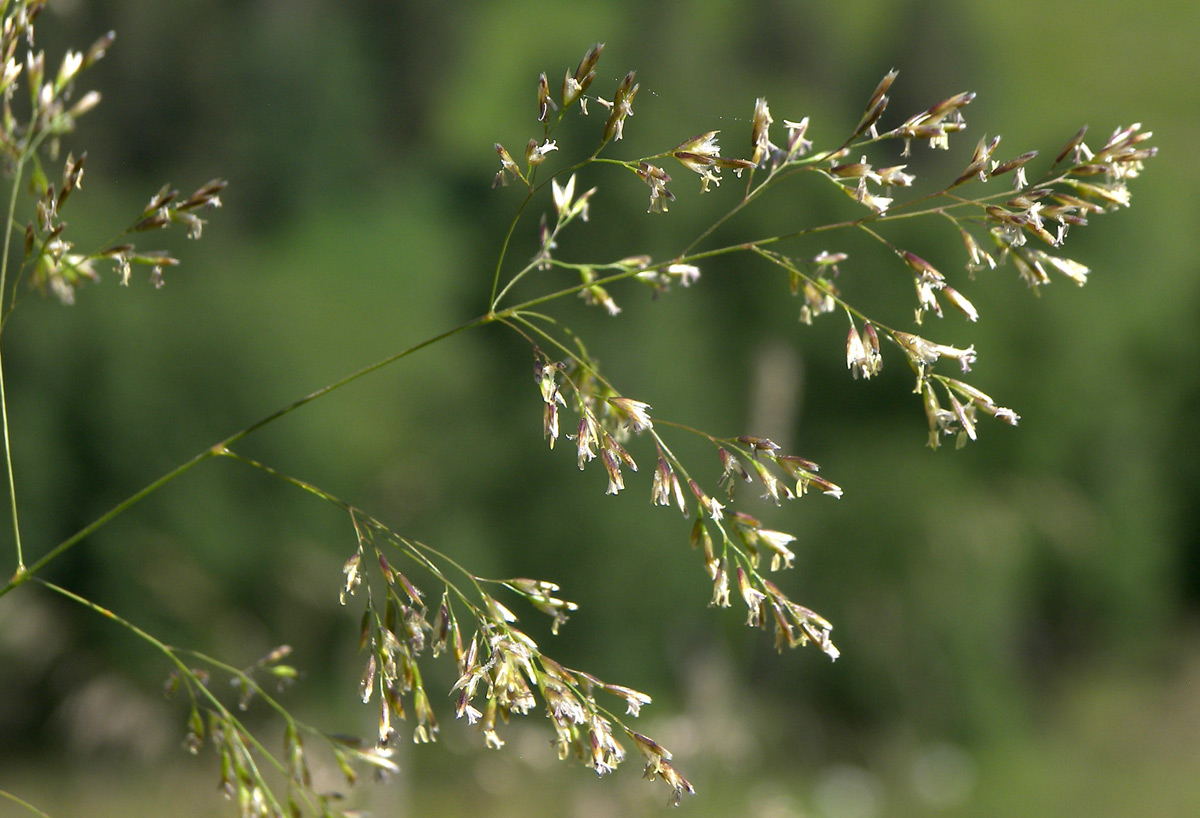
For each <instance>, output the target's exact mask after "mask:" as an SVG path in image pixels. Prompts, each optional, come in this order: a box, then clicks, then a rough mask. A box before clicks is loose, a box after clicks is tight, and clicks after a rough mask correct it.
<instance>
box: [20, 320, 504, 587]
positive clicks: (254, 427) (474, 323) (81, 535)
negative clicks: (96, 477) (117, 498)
mask: <svg viewBox="0 0 1200 818" xmlns="http://www.w3.org/2000/svg"><path fill="white" fill-rule="evenodd" d="M495 320H496V316H494V315H482V316H479V317H478V318H473V319H471V320H470V321H467V322H466V323H464V324H459V325H458V326H457V327H455V328H453V329H450V330H447V331H446V332H443V333H441V334H439V335H435V336H433V337H431V338H427V339H425V340H424V341H421V342H420V343H418V344H414V345H413V346H410V347H408V348H406V349H403V350H401V351H400V352H397V353H395V354H394V355H389V356H388V357H386V358H384V359H382V360H379V361H376V362H375V363H373V364H370V365H369V366H365V367H363V368H362V369H360V370H358V371H357V372H353V373H351V374H350V375H347V376H346V377H344V378H342V379H341V380H339V381H335V382H333V383H331V384H328V385H327V386H323V387H321V388H320V389H318V390H317V391H315V392H312V393H311V394H308V395H305V396H304V397H302V398H299V399H298V400H295V401H292V402H291V403H289V404H288V405H287V406H284V407H283V408H281V409H277V410H276V411H274V412H272V413H271V414H269V415H267V416H265V417H263V418H262V419H260V420H258V421H255V422H254V423H252V424H250V425H249V426H247V427H245V428H244V429H242V430H241V431H238V432H235V433H234V434H232V435H230V436H229V437H227V438H225V439H224V440H222V441H220V442H219V443H216V444H214V445H212V446H210V447H209V448H207V449H205V450H204V451H202V452H199V453H198V454H196V455H195V456H194V457H192V458H191V459H190V460H188V461H187V462H186V463H183V464H181V465H179V466H176V467H175V468H174V469H172V470H171V471H169V472H167V473H166V474H164V475H163V476H161V477H159V478H158V479H157V480H155V481H154V482H152V483H150V484H149V485H147V486H146V487H145V488H143V489H142V490H141V491H138V492H137V493H136V494H133V495H130V496H129V497H128V498H126V499H125V500H122V501H121V502H120V503H118V504H117V505H116V506H114V507H113V508H112V509H111V510H109V511H108V512H107V513H105V514H104V515H102V516H100V517H97V518H96V519H95V520H93V521H92V522H90V523H88V524H87V525H86V526H84V527H83V528H81V529H80V530H79V531H77V532H76V533H75V534H72V535H71V536H70V537H68V538H67V539H65V540H63V541H62V542H61V543H59V544H58V545H57V546H55V547H54V548H53V549H52V550H51V551H50V552H49V553H47V554H46V555H45V556H43V557H42V558H41V559H39V560H38V561H37V562H35V563H33V564H32V565H30V566H29V567H28V569H24V568H22V570H19V571H18V573H17V575H16V576H14V577H13V578H12V579H10V580H9V581H8V583H7V584H6V585H4V586H3V587H0V597H3V596H4V595H5V594H7V593H8V592H9V591H11V590H12V589H13V588H15V587H17V586H18V585H20V584H21V583H22V582H24V581H25V580H27V579H28V578H29V577H30V576H32V575H33V574H35V573H37V572H38V571H40V570H41V569H42V568H44V567H45V566H46V565H47V564H49V563H50V562H52V561H53V560H55V559H57V558H58V557H59V556H61V555H62V554H63V553H64V552H66V551H68V550H70V549H71V548H73V547H75V546H76V545H78V544H79V543H80V542H82V541H83V540H84V539H86V538H87V537H88V536H90V535H91V534H92V533H94V532H95V531H96V530H97V529H99V528H101V527H102V526H104V525H106V524H107V523H108V522H110V521H111V520H112V519H113V518H115V517H117V516H118V515H120V514H121V513H122V512H124V511H126V510H128V509H129V508H131V507H133V506H134V505H136V504H137V503H138V502H139V501H141V500H143V499H144V498H146V497H147V496H149V495H150V494H153V493H154V492H155V491H158V489H160V488H162V487H163V486H165V485H166V484H167V483H170V482H171V481H172V480H174V479H175V478H177V477H179V476H181V475H183V474H185V473H187V472H188V471H191V469H192V468H194V467H195V466H197V465H199V464H200V463H202V462H204V461H205V460H208V459H209V458H210V457H214V456H216V455H221V454H224V453H225V449H226V447H228V446H232V445H233V444H234V443H236V442H237V441H239V440H241V439H242V438H244V437H246V436H247V435H250V434H252V433H254V432H256V431H258V430H259V429H261V428H262V427H264V426H266V425H268V424H270V423H273V422H275V421H276V420H278V419H279V418H281V417H283V416H284V415H287V414H290V413H291V412H294V411H295V410H297V409H299V408H300V407H302V406H305V405H306V404H309V403H311V402H313V401H314V400H316V399H317V398H320V397H323V396H324V395H327V394H329V393H330V392H333V391H334V390H336V389H340V388H342V387H343V386H346V385H348V384H350V383H353V382H354V381H356V380H358V379H359V378H361V377H363V376H365V375H369V374H370V373H372V372H374V371H375V370H377V369H382V368H383V367H385V366H387V365H388V364H391V363H395V362H396V361H399V360H401V359H402V358H406V357H408V356H409V355H412V354H413V353H414V352H418V351H420V350H422V349H424V348H425V347H427V346H430V345H431V344H435V343H437V342H439V341H443V340H445V339H447V338H450V337H451V336H454V335H457V334H458V333H460V332H463V331H465V330H468V329H472V328H474V327H478V326H484V325H486V324H490V323H491V322H492V321H495Z"/></svg>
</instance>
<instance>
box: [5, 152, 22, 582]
mask: <svg viewBox="0 0 1200 818" xmlns="http://www.w3.org/2000/svg"><path fill="white" fill-rule="evenodd" d="M26 156H27V154H26V153H25V152H22V153H21V156H20V158H18V159H17V166H16V169H15V170H14V171H13V179H12V195H11V196H9V199H8V216H7V218H6V219H5V220H4V224H5V225H6V226H7V228H8V229H7V230H5V231H4V256H3V259H2V260H0V302H3V300H4V290H5V287H6V286H7V284H8V254H9V251H10V250H11V248H12V232H13V220H14V219H15V218H16V213H17V192H18V191H19V190H20V188H21V179H22V177H23V176H24V174H25V159H26ZM0 421H2V422H3V424H4V464H5V467H6V468H7V471H8V500H9V504H10V506H11V508H12V526H13V540H14V541H15V543H16V549H17V570H16V573H14V574H13V580H15V581H19V580H21V579H22V578H23V577H24V576H25V574H26V571H25V557H24V554H23V553H22V551H21V525H20V522H19V520H18V517H17V483H16V479H15V478H14V477H13V459H12V443H11V440H10V438H9V434H8V400H7V398H6V397H5V394H4V363H3V358H2V357H0Z"/></svg>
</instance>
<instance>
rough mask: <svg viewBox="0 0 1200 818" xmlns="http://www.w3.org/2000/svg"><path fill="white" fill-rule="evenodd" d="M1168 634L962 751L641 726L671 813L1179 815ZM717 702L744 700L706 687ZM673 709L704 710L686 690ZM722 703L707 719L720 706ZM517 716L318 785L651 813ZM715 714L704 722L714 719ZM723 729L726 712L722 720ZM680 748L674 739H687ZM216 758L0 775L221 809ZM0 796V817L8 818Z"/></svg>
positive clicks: (139, 802)
mask: <svg viewBox="0 0 1200 818" xmlns="http://www.w3.org/2000/svg"><path fill="white" fill-rule="evenodd" d="M1179 644H1186V645H1187V650H1186V651H1185V652H1183V653H1176V654H1174V655H1173V656H1172V657H1171V658H1170V660H1169V661H1170V663H1171V665H1172V667H1171V669H1170V670H1169V671H1166V672H1163V673H1161V674H1159V675H1156V676H1153V677H1151V676H1147V675H1145V674H1144V673H1143V672H1142V671H1141V670H1138V669H1137V666H1136V665H1133V664H1131V665H1130V666H1129V667H1128V668H1113V667H1096V666H1093V667H1085V668H1079V669H1078V670H1076V671H1075V672H1073V673H1071V674H1070V676H1069V678H1064V679H1062V680H1060V681H1059V682H1058V683H1057V684H1058V689H1057V690H1055V691H1053V692H1051V693H1048V694H1047V695H1046V697H1045V709H1044V710H1042V711H1041V712H1040V713H1037V714H1031V716H1030V719H1031V724H1030V725H1026V726H1025V727H1023V728H1019V729H1013V730H1012V731H1011V732H1010V733H1009V734H1008V735H1006V736H1001V737H998V738H996V739H995V740H992V741H989V742H984V743H983V744H982V745H981V746H978V747H975V748H963V747H957V746H954V745H948V744H943V743H938V742H933V743H925V742H921V741H919V740H917V739H916V738H915V737H914V736H912V735H904V734H897V735H889V736H878V737H876V741H873V742H871V746H872V747H873V748H874V749H873V752H874V755H873V756H872V757H870V758H858V759H848V760H847V761H846V762H845V763H839V764H830V765H828V766H820V767H806V766H804V765H803V764H798V763H796V761H795V759H792V758H786V757H779V758H764V757H762V756H761V755H760V754H757V753H756V752H755V751H754V750H752V749H746V748H742V749H738V748H737V747H733V748H730V747H729V745H728V741H729V739H730V737H731V736H736V734H737V733H738V731H739V729H740V730H745V731H749V732H750V733H754V732H756V731H757V730H758V729H760V728H765V725H764V724H762V720H763V719H764V718H765V717H767V716H768V715H769V714H763V713H759V714H758V715H757V716H755V715H748V716H746V718H747V719H748V720H750V723H742V724H741V725H740V728H733V729H732V730H715V731H714V730H712V729H708V728H706V727H705V724H709V725H711V724H712V723H713V722H712V716H713V714H711V713H706V714H705V716H704V719H705V721H702V722H699V723H696V724H691V723H689V722H688V720H687V718H686V717H682V716H681V717H678V718H675V719H672V720H668V721H662V720H661V718H662V716H661V714H660V716H659V718H660V721H659V722H658V723H657V724H656V725H655V732H656V734H668V735H670V734H673V735H675V736H677V737H679V738H680V739H682V740H683V741H682V742H681V743H680V744H679V745H678V746H679V753H678V756H679V758H680V761H681V764H682V765H684V766H685V769H686V771H687V773H688V774H689V775H690V776H691V777H692V781H693V783H694V784H695V785H696V787H697V791H698V795H697V796H695V797H694V798H691V799H688V801H686V802H685V804H684V806H683V808H682V810H683V811H684V812H680V813H678V814H687V815H690V816H693V818H698V816H726V815H733V814H736V815H740V816H743V818H803V817H804V816H814V818H882V817H883V816H888V818H909V817H910V816H911V818H917V816H929V815H937V816H945V818H974V816H995V815H1022V816H1027V818H1039V817H1040V816H1047V818H1049V817H1050V816H1065V815H1087V816H1090V818H1127V816H1131V815H1153V816H1156V817H1157V818H1176V817H1178V818H1190V816H1194V815H1196V814H1197V812H1198V811H1200V748H1198V747H1197V745H1196V740H1195V737H1196V736H1197V735H1200V697H1197V696H1196V695H1195V691H1196V690H1197V689H1198V688H1200V637H1197V636H1196V635H1192V636H1191V637H1189V638H1188V639H1186V640H1181V641H1180V643H1179ZM717 698H719V699H720V700H721V701H723V702H724V706H726V707H729V706H731V705H732V704H733V703H735V702H740V701H745V697H744V695H742V694H739V693H738V692H737V691H735V690H733V689H726V690H724V691H722V693H721V695H720V696H719V697H717ZM693 704H694V705H695V707H692V706H689V707H686V708H685V710H687V711H691V710H693V709H696V707H699V708H704V707H705V706H707V705H706V704H705V703H704V702H693ZM741 715H742V714H739V713H734V712H729V713H726V714H725V716H724V718H726V719H729V718H732V719H735V720H736V719H738V718H740V717H741ZM538 721H540V718H538V717H531V718H530V719H529V720H527V721H526V722H525V723H514V724H513V725H510V726H509V728H507V730H506V731H505V734H504V735H505V737H506V738H507V740H508V745H507V746H506V747H505V748H504V749H503V750H501V751H499V752H492V751H484V750H482V749H478V748H479V746H480V744H481V742H479V741H478V740H477V739H478V737H477V736H476V735H475V733H474V731H473V730H471V729H470V728H466V727H465V726H463V725H460V724H454V723H451V724H447V725H445V727H444V729H443V742H442V745H441V746H434V747H429V746H423V747H415V748H414V747H409V746H405V747H401V748H400V750H399V755H400V761H401V765H402V767H403V771H402V772H401V774H400V775H399V776H396V777H394V778H393V779H391V780H389V781H387V782H384V783H378V784H377V783H372V782H366V783H360V784H359V785H358V786H357V787H356V788H354V789H347V788H345V786H344V782H343V781H341V780H339V776H338V775H337V774H336V770H332V769H325V770H318V772H317V777H318V781H324V782H325V783H326V784H327V785H328V786H329V787H330V788H331V789H339V790H342V791H345V792H347V793H348V794H349V795H350V798H349V800H348V801H347V802H346V803H348V804H352V805H354V806H358V807H361V808H364V809H366V810H369V811H370V813H371V814H372V815H375V816H388V815H422V816H426V818H440V817H441V816H458V815H469V814H478V815H488V816H490V817H491V818H507V817H508V816H512V818H516V817H517V816H523V818H537V817H538V816H546V817H547V818H550V816H554V818H561V817H562V816H566V818H585V816H586V818H608V817H609V816H613V818H617V816H621V817H622V818H624V817H625V816H641V815H664V814H667V813H668V811H669V810H668V807H667V806H666V803H665V796H666V789H665V788H664V787H662V786H661V785H660V784H657V783H655V784H651V783H648V782H645V781H641V780H639V776H638V764H637V760H636V759H632V758H631V759H629V763H628V764H627V765H626V766H625V767H623V768H622V769H621V770H620V771H618V773H617V774H616V775H614V776H612V777H610V778H607V779H597V778H596V777H595V776H594V775H592V774H591V773H590V772H589V771H586V770H584V769H582V768H580V767H578V766H574V767H570V766H567V765H561V764H558V763H557V762H556V761H554V759H553V753H552V751H551V749H550V748H549V746H548V742H547V740H546V739H547V736H548V733H547V731H546V730H545V729H544V725H542V724H539V723H537V722H538ZM720 722H721V720H720V719H718V720H717V723H718V724H720ZM727 724H734V722H727ZM689 745H691V746H689ZM215 767H216V764H215V761H214V759H213V756H212V754H211V752H209V751H208V749H207V748H206V749H205V750H204V751H203V752H202V754H201V757H200V758H198V759H196V760H194V761H188V760H186V756H185V755H184V753H183V751H182V750H180V751H179V755H178V756H168V757H166V758H164V759H161V761H155V762H153V763H139V762H136V761H132V760H126V761H122V760H116V759H112V758H108V759H98V758H77V759H68V758H60V759H59V761H58V762H57V763H55V764H39V765H36V766H22V765H10V766H9V767H8V768H7V769H4V770H0V787H2V788H4V789H6V790H8V791H10V792H13V793H15V794H17V795H18V796H20V797H22V798H25V799H26V800H29V801H30V802H32V803H34V804H36V805H37V806H38V807H39V808H41V809H43V810H45V811H46V812H47V813H48V814H49V815H51V816H53V818H75V817H76V816H87V818H131V817H133V816H150V815H159V814H162V810H163V809H168V810H169V813H170V814H171V815H172V816H175V817H176V818H210V816H221V815H233V814H235V809H234V807H233V805H231V804H223V803H222V802H221V799H220V797H219V796H217V795H216V793H215V788H216V782H217V771H216V769H215ZM18 814H19V810H17V808H16V807H15V806H14V805H11V804H8V803H4V805H3V807H0V815H4V816H6V818H7V816H9V815H14V816H15V815H18Z"/></svg>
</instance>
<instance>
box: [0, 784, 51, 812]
mask: <svg viewBox="0 0 1200 818" xmlns="http://www.w3.org/2000/svg"><path fill="white" fill-rule="evenodd" d="M0 798H4V799H7V800H9V801H12V802H13V803H14V804H16V805H17V806H18V807H24V808H25V809H27V810H29V811H30V812H31V813H33V814H34V815H37V816H38V818H50V813H48V812H42V811H41V810H40V809H38V808H37V807H35V806H34V805H33V804H31V803H29V802H28V801H24V800H22V799H20V798H18V797H17V796H15V795H13V794H12V793H11V792H8V791H7V790H0Z"/></svg>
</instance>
